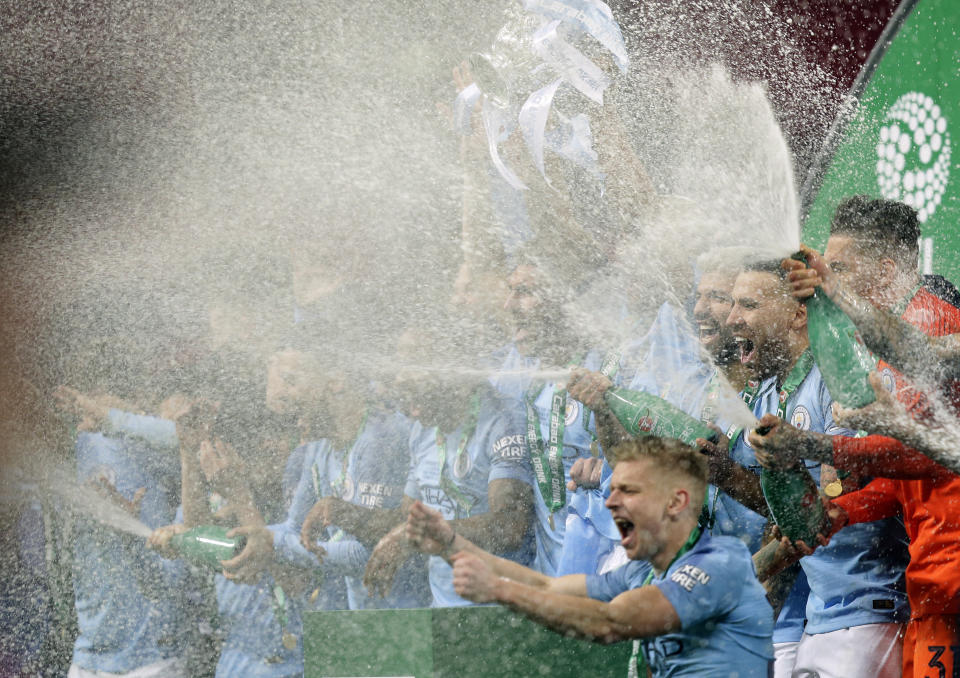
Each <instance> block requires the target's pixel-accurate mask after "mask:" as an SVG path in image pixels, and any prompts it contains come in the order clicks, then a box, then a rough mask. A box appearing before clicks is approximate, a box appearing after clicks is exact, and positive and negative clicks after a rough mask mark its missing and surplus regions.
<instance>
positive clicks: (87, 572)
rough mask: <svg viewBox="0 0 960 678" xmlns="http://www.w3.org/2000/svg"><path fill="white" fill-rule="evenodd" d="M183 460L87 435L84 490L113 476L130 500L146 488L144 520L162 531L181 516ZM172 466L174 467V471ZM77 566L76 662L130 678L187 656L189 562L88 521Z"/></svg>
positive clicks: (79, 450)
mask: <svg viewBox="0 0 960 678" xmlns="http://www.w3.org/2000/svg"><path fill="white" fill-rule="evenodd" d="M149 419H155V418H152V417H151V418H149ZM162 428H163V427H162ZM175 455H176V452H175V451H174V450H171V449H170V448H166V449H157V448H156V447H152V446H150V445H148V444H147V443H146V442H145V441H143V440H138V439H135V438H133V437H107V436H105V435H103V434H102V433H80V434H79V435H78V436H77V444H76V458H77V477H78V480H79V481H80V483H81V484H84V483H87V482H88V481H91V480H97V479H98V478H100V477H101V476H102V477H105V478H106V479H107V480H108V481H109V482H110V483H112V484H113V485H114V487H115V488H116V489H117V491H118V492H119V493H120V494H122V495H123V496H124V497H126V498H127V499H132V498H133V495H134V493H135V492H136V491H137V490H138V489H139V488H141V487H144V488H146V494H145V495H144V497H143V501H142V503H141V506H140V514H139V516H138V518H139V519H140V520H141V521H142V522H144V523H145V524H146V525H147V526H148V527H151V528H157V527H160V526H162V525H169V524H171V523H173V522H174V518H175V514H176V504H177V498H176V497H177V491H176V488H177V486H178V485H179V474H178V471H177V469H176V466H178V465H179V464H178V463H176V462H177V461H178V458H177V457H176V456H175ZM165 462H169V463H165ZM164 465H166V466H170V467H171V468H170V469H168V472H166V473H164V472H162V471H161V467H163V466H164ZM74 565H75V567H74V577H73V585H74V593H75V596H76V610H77V625H78V629H79V635H78V636H77V638H76V641H75V643H74V649H73V663H74V664H76V665H77V666H79V667H80V668H83V669H86V670H88V671H106V672H109V673H126V672H128V671H132V670H134V669H136V668H138V667H141V666H146V665H148V664H153V663H155V662H159V661H162V660H165V659H169V658H171V657H176V656H179V655H180V653H181V651H182V649H183V647H184V645H185V641H186V638H185V637H184V636H185V634H186V633H188V632H189V630H190V621H189V619H188V618H187V614H186V611H185V610H184V609H183V607H184V606H183V605H181V587H182V586H183V585H184V582H185V580H186V576H187V574H186V568H185V566H184V564H183V562H182V561H170V560H165V559H163V558H160V556H159V555H157V554H156V553H153V552H152V551H149V550H148V549H147V548H146V544H145V542H144V540H143V539H142V538H140V537H132V538H131V537H127V536H121V535H120V534H119V533H117V532H115V531H113V530H111V529H109V528H106V527H104V526H102V525H100V524H98V523H96V522H94V521H92V520H89V519H86V518H80V519H79V520H78V521H77V532H76V542H75V545H74Z"/></svg>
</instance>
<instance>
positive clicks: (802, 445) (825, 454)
mask: <svg viewBox="0 0 960 678" xmlns="http://www.w3.org/2000/svg"><path fill="white" fill-rule="evenodd" d="M919 232H920V231H919V224H918V222H917V217H916V213H915V211H914V210H913V209H912V208H910V207H908V206H906V205H903V204H901V203H895V202H891V201H886V200H870V199H868V198H866V197H863V196H856V197H854V198H851V199H849V200H846V201H844V202H843V203H841V205H840V206H839V207H838V208H837V212H836V214H835V216H834V219H833V222H832V224H831V235H830V239H829V240H828V242H827V249H826V252H825V253H824V255H823V257H822V258H821V257H820V256H819V255H817V254H816V253H815V252H813V251H812V250H807V251H806V253H807V261H808V263H809V264H810V268H807V267H805V266H803V265H802V264H800V263H799V262H792V263H785V266H788V267H790V268H791V269H792V272H791V274H790V279H791V281H792V283H793V290H794V294H795V295H796V296H797V297H798V298H806V297H808V296H810V295H811V294H812V293H813V291H814V289H815V288H817V287H818V286H819V287H821V289H823V290H824V292H825V293H826V294H828V295H830V297H831V298H833V299H834V300H835V301H836V303H837V304H838V305H839V306H840V307H841V308H842V309H844V311H846V312H847V313H848V314H849V315H850V317H851V318H852V319H853V320H854V321H855V322H856V323H857V326H858V328H859V329H861V331H862V333H863V336H864V339H865V341H867V343H868V345H870V347H871V348H873V349H874V350H875V351H876V352H877V353H878V354H879V355H881V356H883V357H885V358H888V359H890V360H892V361H894V362H895V363H896V364H897V365H896V366H898V367H902V366H903V365H904V364H907V365H908V366H909V363H910V361H913V360H915V359H916V358H915V356H912V355H909V353H908V354H907V355H903V354H901V352H900V351H899V350H898V348H902V347H901V346H900V343H899V342H901V341H902V340H903V334H904V333H903V332H901V327H902V325H901V323H902V322H904V321H905V322H907V323H910V324H911V325H913V326H915V327H916V328H919V329H920V330H922V331H923V332H925V333H927V334H929V335H932V336H934V337H936V336H938V335H941V336H945V335H949V334H950V333H956V332H958V331H960V312H958V311H957V310H956V309H955V308H954V307H953V306H951V305H949V304H947V303H946V302H944V301H943V300H941V299H939V298H938V297H936V296H934V295H933V294H931V293H929V292H927V291H926V290H924V289H920V285H919V283H920V280H919V276H918V275H917V274H916V268H917V246H916V243H917V238H918V237H919ZM898 315H899V316H900V318H899V320H900V322H896V321H897V320H898V318H897V316H898ZM880 368H881V374H883V372H888V374H889V376H888V377H887V378H884V379H883V383H884V385H885V386H888V387H895V393H896V396H897V398H898V399H899V400H901V402H904V401H905V402H904V404H905V405H906V406H907V410H908V411H911V412H912V413H915V414H920V415H921V416H922V415H923V414H924V409H925V404H924V398H923V397H922V394H920V393H918V392H917V391H916V390H915V389H914V388H912V387H911V386H910V385H909V384H908V383H907V382H905V381H904V380H903V379H902V377H901V376H900V375H899V374H898V373H897V372H895V371H894V370H893V369H892V368H891V367H889V366H884V364H882V363H881V366H880ZM951 386H952V384H951V383H950V381H949V380H948V381H945V382H943V387H944V388H945V389H946V390H947V392H948V393H952V392H953V391H952V389H951ZM953 402H954V403H955V402H956V400H955V399H954V400H953ZM755 442H756V444H757V445H758V447H759V446H762V448H763V449H764V450H766V451H767V452H768V453H769V454H770V455H771V456H774V457H778V458H780V459H781V460H782V462H785V463H789V461H790V459H791V457H792V456H793V453H792V452H791V450H803V454H804V455H805V456H807V457H808V458H813V459H815V458H820V459H823V460H824V461H827V462H829V463H832V464H834V465H835V466H836V467H837V468H840V469H847V470H850V471H852V472H855V473H860V474H866V475H874V476H881V477H879V478H877V479H875V480H873V482H871V483H870V484H869V485H867V486H866V487H865V488H864V489H862V490H861V491H859V492H854V493H850V494H844V495H842V496H840V497H838V498H837V499H835V500H834V503H835V504H836V505H838V506H840V507H842V508H843V509H844V510H846V511H847V513H848V514H849V520H850V522H851V523H858V524H859V523H864V522H867V523H870V522H871V521H874V520H878V519H880V518H886V517H888V516H893V515H895V514H897V513H898V512H902V515H903V521H904V524H905V526H906V531H907V535H908V536H909V539H910V547H909V550H910V563H909V565H908V566H907V569H906V590H907V594H908V598H909V603H910V623H909V624H908V626H907V630H906V637H905V639H904V646H903V675H904V676H914V675H916V676H926V675H929V674H930V672H931V669H932V670H933V671H935V672H937V675H940V673H943V675H952V672H953V671H956V670H957V669H956V667H957V666H958V663H960V662H957V661H955V658H954V653H953V651H952V650H951V648H952V647H954V646H957V645H958V644H960V642H958V635H957V633H958V631H957V628H956V624H955V619H956V615H957V613H958V612H960V603H958V601H960V571H958V563H960V545H958V540H957V539H956V532H957V529H960V522H958V521H957V518H956V511H955V507H956V505H957V502H958V501H960V479H958V477H957V476H956V475H955V474H954V473H951V472H949V471H947V469H945V468H943V467H942V466H938V465H937V464H935V463H933V462H932V461H930V460H929V459H926V458H925V457H923V456H922V455H920V454H919V453H918V452H917V451H915V450H911V449H909V448H907V447H906V446H905V445H903V444H902V443H900V442H899V441H896V440H893V439H891V438H886V437H883V436H876V435H871V436H867V437H865V438H841V437H837V438H832V439H823V438H821V437H819V436H812V435H809V434H804V435H799V434H798V433H797V432H796V431H793V430H792V429H790V427H787V426H784V425H782V424H781V425H778V426H776V427H775V428H774V429H772V430H771V431H770V433H769V434H768V435H767V436H762V437H761V436H757V437H756V440H755ZM844 531H845V530H844ZM844 531H841V532H840V535H842V534H843V532H844ZM838 536H839V535H838ZM835 539H836V538H835Z"/></svg>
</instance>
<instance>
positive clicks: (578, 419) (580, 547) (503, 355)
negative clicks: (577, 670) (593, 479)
mask: <svg viewBox="0 0 960 678" xmlns="http://www.w3.org/2000/svg"><path fill="white" fill-rule="evenodd" d="M496 358H497V359H498V360H499V361H500V365H499V371H498V372H497V373H495V374H494V375H493V376H491V377H490V383H491V384H492V385H493V387H494V388H496V389H497V390H498V391H499V392H500V393H502V394H504V395H506V396H508V397H511V398H516V399H521V400H524V401H526V400H528V399H530V398H533V406H534V408H535V416H536V419H537V423H539V429H540V436H541V438H542V440H543V447H544V451H547V450H548V441H549V440H550V421H551V417H552V409H553V395H554V393H555V392H556V388H557V386H558V384H557V383H556V382H550V383H547V384H542V383H541V384H537V383H535V382H533V380H532V378H531V377H530V375H527V374H523V373H519V374H518V373H517V371H522V370H535V369H537V368H539V367H540V360H539V359H538V358H528V357H525V356H523V355H522V354H521V353H520V352H519V351H518V350H517V348H516V346H514V345H513V344H510V345H508V346H506V347H504V348H503V349H501V350H500V351H498V353H497V354H496ZM600 363H601V356H600V355H599V354H598V353H596V352H591V353H588V354H587V356H586V358H585V359H584V361H583V363H582V364H583V367H586V368H587V369H589V370H598V369H600ZM563 416H564V433H563V486H564V488H566V484H567V483H568V482H569V481H570V469H571V468H572V467H573V464H574V462H576V460H577V459H580V458H581V457H589V456H591V454H592V452H591V444H592V443H593V441H594V440H595V438H596V421H595V419H594V417H593V413H592V412H590V410H589V409H587V408H586V407H584V405H583V403H581V402H579V401H577V400H574V399H573V398H569V397H568V398H567V401H566V407H565V409H564V414H563ZM527 417H528V418H529V417H530V413H529V412H528V413H527ZM530 423H531V422H530V421H528V425H529V424H530ZM527 445H528V449H529V451H530V454H531V455H532V454H534V451H533V449H532V446H531V445H530V441H529V440H528V441H527ZM531 463H532V460H531ZM534 492H535V496H536V504H535V508H536V514H537V524H536V540H537V557H536V560H535V561H534V566H533V567H534V569H536V570H538V571H540V572H543V573H545V574H548V575H550V576H556V575H558V574H573V573H575V572H580V569H579V568H580V567H582V566H581V565H580V561H581V560H583V558H584V557H585V556H587V555H588V553H589V552H590V551H594V550H595V545H594V541H595V537H596V532H595V531H592V528H591V526H590V525H589V524H587V523H582V522H581V521H579V520H578V519H577V517H576V516H575V515H574V516H572V517H571V513H570V511H571V506H573V505H574V502H576V504H577V506H580V507H582V508H583V510H584V511H589V510H590V506H589V500H588V499H587V493H589V492H590V491H589V490H582V491H581V490H577V491H576V492H573V493H571V492H569V491H568V490H564V495H565V496H564V499H565V504H564V506H563V507H562V508H560V509H559V510H557V511H554V512H553V515H552V516H551V511H550V509H549V508H548V507H547V502H546V501H545V500H544V497H543V493H542V491H541V488H540V484H539V483H536V484H535V490H534ZM594 492H595V490H594ZM602 501H603V500H602V499H601V506H602ZM604 510H605V509H604ZM568 522H570V523H571V524H572V525H573V529H574V531H575V535H574V541H575V542H576V544H575V545H571V547H570V548H569V549H568V556H567V557H568V560H570V561H571V562H568V563H567V567H574V568H577V569H575V570H572V571H570V570H567V571H563V572H561V569H560V568H561V562H562V561H563V559H564V556H563V549H564V539H565V536H564V535H565V533H566V528H567V523H568ZM612 522H613V521H612V519H610V521H609V523H610V524H611V525H612ZM608 532H609V530H608ZM613 532H614V533H617V534H618V535H619V532H618V531H617V530H616V529H615V528H614V529H613ZM617 539H618V540H619V536H618V537H617ZM598 544H600V545H602V546H604V547H606V544H604V543H600V542H598ZM574 549H575V550H574ZM584 549H587V552H586V553H585V552H584ZM608 550H609V548H603V551H604V552H607V551H608ZM572 559H576V564H574V562H573V560H572ZM595 571H596V570H590V572H595Z"/></svg>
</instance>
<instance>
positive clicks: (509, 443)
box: [493, 434, 527, 459]
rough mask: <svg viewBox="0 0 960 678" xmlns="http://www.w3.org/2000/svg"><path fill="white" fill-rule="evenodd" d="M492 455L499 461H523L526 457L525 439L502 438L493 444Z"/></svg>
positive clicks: (517, 436) (518, 436)
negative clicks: (499, 459) (498, 458)
mask: <svg viewBox="0 0 960 678" xmlns="http://www.w3.org/2000/svg"><path fill="white" fill-rule="evenodd" d="M493 454H494V455H495V456H497V457H500V458H501V459H523V458H524V457H526V456H527V437H526V436H525V435H522V434H519V435H513V436H504V437H503V438H500V439H499V440H497V442H495V443H494V444H493Z"/></svg>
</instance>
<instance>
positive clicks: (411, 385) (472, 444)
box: [364, 326, 535, 607]
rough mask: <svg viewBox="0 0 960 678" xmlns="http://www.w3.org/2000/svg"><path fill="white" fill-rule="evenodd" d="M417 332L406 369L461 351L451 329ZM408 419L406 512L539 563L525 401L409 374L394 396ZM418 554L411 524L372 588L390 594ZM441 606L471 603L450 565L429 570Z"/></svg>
mask: <svg viewBox="0 0 960 678" xmlns="http://www.w3.org/2000/svg"><path fill="white" fill-rule="evenodd" d="M447 329H449V328H447V327H446V326H445V327H444V328H442V329H441V328H436V329H433V330H425V329H418V330H411V331H407V332H406V333H404V335H403V336H402V337H401V339H400V342H399V347H398V358H399V359H400V360H399V363H400V364H401V366H410V365H413V366H416V365H432V364H435V362H433V361H434V360H435V359H436V357H437V356H445V357H447V358H448V359H449V357H450V356H451V355H454V351H455V350H456V349H455V347H453V346H452V345H451V342H450V340H451V337H449V336H447V335H445V334H441V332H443V331H445V330H447ZM392 395H394V396H395V397H396V398H397V400H398V402H399V406H400V409H401V411H403V412H404V413H405V414H407V415H409V416H410V417H412V418H416V419H417V421H416V422H415V424H414V426H413V429H412V431H411V434H410V454H411V468H410V472H409V475H408V476H407V482H406V487H405V489H404V495H405V497H404V501H403V504H402V506H401V510H402V511H404V513H406V511H407V510H408V509H409V507H410V506H411V505H413V503H414V502H415V501H417V500H420V501H422V502H423V503H425V504H426V505H428V506H430V507H432V508H434V509H436V510H438V511H440V512H441V513H442V514H443V516H444V517H445V518H447V519H449V520H452V521H453V523H454V524H455V525H456V526H457V529H458V530H460V531H462V532H463V533H464V534H466V535H467V536H469V538H470V539H471V540H473V541H474V542H476V543H477V544H480V545H481V546H483V548H486V549H489V550H491V551H494V552H496V553H500V554H502V555H505V556H506V557H508V558H511V559H515V560H517V561H519V562H525V563H529V562H531V561H532V558H533V557H534V552H535V547H534V543H533V530H532V527H533V525H532V523H533V485H534V481H533V477H532V472H531V470H530V464H529V459H528V457H527V448H526V436H525V431H526V422H525V421H524V417H523V410H522V409H521V405H520V403H519V402H517V401H515V400H512V399H510V398H507V397H505V396H502V395H500V394H498V393H496V392H495V391H494V390H493V389H492V388H491V387H490V386H489V385H488V384H486V383H481V384H479V385H478V384H476V383H475V382H470V381H464V380H463V379H462V378H459V377H458V376H457V375H455V374H451V373H449V372H446V371H443V370H436V371H428V370H419V369H417V368H416V367H408V368H407V369H401V370H400V371H399V373H398V376H397V379H396V380H395V382H394V389H393V394H392ZM413 553H414V551H413V550H412V549H411V548H410V545H409V543H408V542H407V538H406V534H405V524H404V523H401V524H399V525H398V526H397V527H396V528H394V529H393V530H391V531H390V532H389V533H388V534H387V535H386V536H384V538H383V539H381V540H380V542H379V543H378V544H377V546H376V548H375V549H374V551H373V553H372V554H371V556H370V560H369V562H368V563H367V569H366V574H365V577H364V582H365V584H366V585H367V587H368V589H371V588H372V589H373V592H379V593H381V595H382V594H383V593H385V592H387V591H389V590H390V587H391V585H392V581H393V574H394V572H396V569H397V567H398V566H399V565H400V564H401V563H403V562H404V561H406V560H407V558H409V557H410V556H411V555H413ZM428 567H429V577H430V589H431V591H432V592H433V603H432V604H433V606H434V607H451V606H458V605H469V604H470V603H469V601H467V600H464V599H463V598H461V597H459V596H457V595H456V594H455V593H454V591H453V582H452V572H451V569H450V566H449V565H448V564H447V563H446V562H444V561H443V559H441V558H438V557H431V558H430V562H429V564H428Z"/></svg>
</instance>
